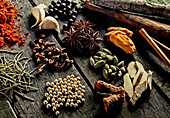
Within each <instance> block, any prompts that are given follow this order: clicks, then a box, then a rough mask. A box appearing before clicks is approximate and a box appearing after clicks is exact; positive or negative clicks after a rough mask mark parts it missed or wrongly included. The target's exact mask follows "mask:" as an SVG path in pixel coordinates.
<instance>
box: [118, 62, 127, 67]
mask: <svg viewBox="0 0 170 118" xmlns="http://www.w3.org/2000/svg"><path fill="white" fill-rule="evenodd" d="M124 63H125V62H124V61H121V62H119V63H118V64H117V66H121V67H122V66H124Z"/></svg>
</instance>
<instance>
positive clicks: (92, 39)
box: [82, 29, 103, 54]
mask: <svg viewBox="0 0 170 118" xmlns="http://www.w3.org/2000/svg"><path fill="white" fill-rule="evenodd" d="M98 36H99V32H95V33H94V31H93V30H92V29H90V30H89V31H88V33H86V34H85V36H83V37H82V38H83V39H84V41H85V43H84V48H88V49H89V51H90V53H91V54H93V53H94V52H95V51H96V50H97V49H100V46H99V45H98V43H99V42H101V41H103V39H101V38H98Z"/></svg>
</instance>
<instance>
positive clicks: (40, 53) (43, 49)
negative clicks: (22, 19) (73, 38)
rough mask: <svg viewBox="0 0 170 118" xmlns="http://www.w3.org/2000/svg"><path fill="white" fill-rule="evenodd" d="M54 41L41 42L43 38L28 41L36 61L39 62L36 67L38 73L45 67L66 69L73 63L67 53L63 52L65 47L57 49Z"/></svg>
mask: <svg viewBox="0 0 170 118" xmlns="http://www.w3.org/2000/svg"><path fill="white" fill-rule="evenodd" d="M55 44H56V43H55V42H49V41H47V42H45V43H44V42H43V39H39V40H38V41H36V44H35V43H34V42H33V41H30V46H31V47H32V48H33V52H34V56H35V58H36V62H37V63H38V64H41V65H40V67H39V68H38V73H40V72H42V71H43V69H44V68H45V67H47V66H48V67H49V68H50V69H52V70H57V71H59V70H61V69H67V68H68V67H70V66H71V65H72V63H73V60H69V59H68V56H67V53H65V52H64V50H65V48H62V49H58V48H56V47H55Z"/></svg>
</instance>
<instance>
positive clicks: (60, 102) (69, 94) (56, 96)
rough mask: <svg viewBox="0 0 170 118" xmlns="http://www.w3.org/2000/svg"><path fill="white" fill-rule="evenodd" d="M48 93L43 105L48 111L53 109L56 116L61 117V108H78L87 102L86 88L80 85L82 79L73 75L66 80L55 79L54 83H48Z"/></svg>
mask: <svg viewBox="0 0 170 118" xmlns="http://www.w3.org/2000/svg"><path fill="white" fill-rule="evenodd" d="M46 86H47V92H46V93H45V100H44V101H43V104H44V105H45V106H46V108H47V109H52V111H54V112H55V114H56V115H59V113H60V112H59V108H61V107H63V106H65V107H73V108H76V107H78V105H79V104H81V103H83V102H84V101H85V98H84V93H85V86H83V85H82V84H81V83H80V77H75V76H74V75H73V74H71V75H67V77H66V78H64V79H62V78H59V79H55V80H54V82H51V83H50V82H47V83H46Z"/></svg>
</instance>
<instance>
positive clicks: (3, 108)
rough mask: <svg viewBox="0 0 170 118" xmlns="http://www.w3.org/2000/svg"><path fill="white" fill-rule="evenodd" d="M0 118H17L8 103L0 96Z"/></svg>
mask: <svg viewBox="0 0 170 118" xmlns="http://www.w3.org/2000/svg"><path fill="white" fill-rule="evenodd" d="M0 118H17V116H16V114H15V112H14V111H13V108H12V107H11V105H10V103H9V101H7V99H6V98H5V97H4V96H2V95H0Z"/></svg>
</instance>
